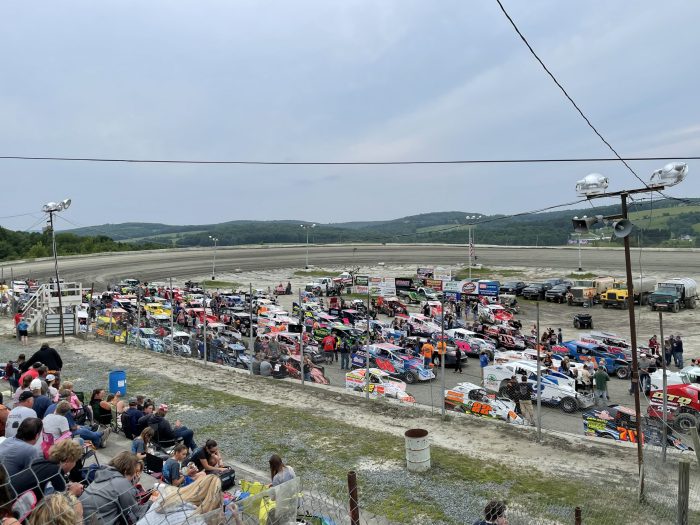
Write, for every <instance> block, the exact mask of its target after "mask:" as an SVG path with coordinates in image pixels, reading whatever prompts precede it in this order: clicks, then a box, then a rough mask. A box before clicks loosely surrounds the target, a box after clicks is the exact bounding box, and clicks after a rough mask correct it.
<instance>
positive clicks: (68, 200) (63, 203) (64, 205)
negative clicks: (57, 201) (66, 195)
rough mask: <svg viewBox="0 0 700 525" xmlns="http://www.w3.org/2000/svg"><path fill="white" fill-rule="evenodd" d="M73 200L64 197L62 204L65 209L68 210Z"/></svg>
mask: <svg viewBox="0 0 700 525" xmlns="http://www.w3.org/2000/svg"><path fill="white" fill-rule="evenodd" d="M71 202H72V201H71V200H70V199H63V200H62V201H61V205H62V207H63V209H64V210H67V209H68V208H70V204H71Z"/></svg>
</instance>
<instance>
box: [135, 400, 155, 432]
mask: <svg viewBox="0 0 700 525" xmlns="http://www.w3.org/2000/svg"><path fill="white" fill-rule="evenodd" d="M153 409H154V407H153V403H152V402H148V401H146V403H144V405H143V416H141V417H140V418H139V420H138V423H137V424H136V432H135V433H138V434H140V433H141V432H143V429H144V428H146V427H147V426H148V420H149V419H151V416H152V415H153Z"/></svg>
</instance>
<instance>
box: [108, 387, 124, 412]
mask: <svg viewBox="0 0 700 525" xmlns="http://www.w3.org/2000/svg"><path fill="white" fill-rule="evenodd" d="M121 396H122V393H121V392H119V391H117V393H116V394H108V395H107V403H109V404H110V405H112V409H114V410H116V411H117V415H121V414H122V413H123V412H124V411H125V410H126V403H125V402H124V400H123V399H122V398H121Z"/></svg>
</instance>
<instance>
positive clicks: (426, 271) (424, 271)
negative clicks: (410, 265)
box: [416, 267, 435, 279]
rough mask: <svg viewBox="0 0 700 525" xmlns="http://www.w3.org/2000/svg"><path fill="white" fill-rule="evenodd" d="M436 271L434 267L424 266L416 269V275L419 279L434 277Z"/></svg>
mask: <svg viewBox="0 0 700 525" xmlns="http://www.w3.org/2000/svg"><path fill="white" fill-rule="evenodd" d="M434 271H435V269H434V268H427V267H422V268H418V269H417V270H416V275H417V276H418V278H419V279H432V278H433V272H434Z"/></svg>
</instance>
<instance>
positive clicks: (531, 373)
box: [484, 361, 595, 413]
mask: <svg viewBox="0 0 700 525" xmlns="http://www.w3.org/2000/svg"><path fill="white" fill-rule="evenodd" d="M523 374H525V375H527V382H528V383H530V385H532V389H533V396H534V395H536V393H537V363H536V362H534V361H509V362H507V363H504V364H501V365H491V366H487V367H486V368H484V388H486V389H487V390H489V391H490V392H498V393H499V394H500V395H503V394H504V391H505V388H506V384H507V383H508V380H509V379H510V378H511V377H513V376H516V378H517V380H518V381H520V377H521V376H522V375H523ZM541 374H542V375H541V390H542V402H543V403H546V404H548V405H555V406H559V407H560V408H561V409H562V410H563V411H564V412H567V413H571V412H576V411H577V410H579V409H582V408H588V407H590V406H592V405H593V403H594V402H595V398H594V396H593V394H592V393H591V394H584V393H581V392H576V388H575V385H576V382H575V381H574V379H572V378H571V377H569V376H567V375H566V374H562V373H560V372H553V371H546V370H541ZM534 399H536V397H533V400H534Z"/></svg>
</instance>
